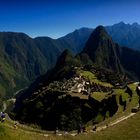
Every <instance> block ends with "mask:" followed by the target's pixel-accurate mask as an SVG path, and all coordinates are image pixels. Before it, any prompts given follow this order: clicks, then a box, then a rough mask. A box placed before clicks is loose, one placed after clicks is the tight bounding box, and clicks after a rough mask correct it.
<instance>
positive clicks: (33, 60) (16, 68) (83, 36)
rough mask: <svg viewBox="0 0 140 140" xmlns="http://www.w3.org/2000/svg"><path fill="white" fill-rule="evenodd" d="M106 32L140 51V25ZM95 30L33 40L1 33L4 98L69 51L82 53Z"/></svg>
mask: <svg viewBox="0 0 140 140" xmlns="http://www.w3.org/2000/svg"><path fill="white" fill-rule="evenodd" d="M106 29H107V31H108V33H109V35H111V36H112V38H113V40H114V41H115V42H117V43H119V44H120V45H122V46H127V47H130V48H133V49H137V50H140V39H139V38H140V25H138V24H137V23H134V24H132V25H130V24H125V23H123V22H120V23H118V24H115V25H113V26H107V27H106ZM93 30H94V29H89V28H81V29H79V30H75V31H74V32H72V33H70V34H68V35H66V36H64V37H61V38H59V39H51V38H49V37H37V38H34V39H32V38H30V37H29V36H27V35H26V34H23V33H13V32H1V33H0V50H1V53H0V95H4V94H6V95H8V96H9V95H12V94H13V93H14V92H15V91H17V90H18V89H20V88H23V87H25V86H27V85H28V84H29V83H30V82H31V81H33V80H35V78H37V77H38V76H40V75H42V74H44V73H45V72H47V71H48V70H49V69H51V68H52V67H53V66H54V65H55V63H56V61H57V58H58V57H59V55H60V54H61V53H62V52H63V51H64V50H65V49H69V50H70V51H71V52H72V53H73V54H74V55H76V54H78V53H79V52H81V51H82V50H83V48H84V46H85V44H86V42H87V40H88V38H89V36H90V34H91V33H92V31H93ZM126 50H127V49H126ZM126 55H127V54H126ZM131 55H133V54H131ZM126 57H128V56H126ZM84 59H85V58H84ZM128 60H130V57H129V58H128ZM124 61H127V60H124ZM130 62H131V61H130ZM133 65H134V64H133ZM127 67H129V65H127Z"/></svg>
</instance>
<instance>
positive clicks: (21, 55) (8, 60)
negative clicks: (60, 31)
mask: <svg viewBox="0 0 140 140" xmlns="http://www.w3.org/2000/svg"><path fill="white" fill-rule="evenodd" d="M0 50H1V53H0V92H1V94H6V96H12V94H13V93H14V92H15V91H17V90H19V89H20V88H23V87H25V86H27V85H28V84H29V83H30V82H31V81H33V80H35V78H36V77H38V76H40V75H41V74H44V73H45V72H47V70H48V69H50V68H52V67H53V66H54V65H55V62H56V60H57V57H58V56H59V55H60V53H61V52H62V51H63V50H64V47H63V46H61V45H60V46H59V44H58V43H56V42H55V41H54V40H53V39H51V38H47V37H46V38H43V37H42V38H35V39H32V38H30V37H29V36H27V35H26V34H23V33H13V32H1V33H0Z"/></svg>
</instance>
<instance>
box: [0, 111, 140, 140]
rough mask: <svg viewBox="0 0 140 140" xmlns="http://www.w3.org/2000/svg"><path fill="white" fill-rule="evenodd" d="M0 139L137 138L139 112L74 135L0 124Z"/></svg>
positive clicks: (72, 139)
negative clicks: (58, 134)
mask: <svg viewBox="0 0 140 140" xmlns="http://www.w3.org/2000/svg"><path fill="white" fill-rule="evenodd" d="M0 139H1V140H19V139H20V140H25V139H26V140H46V139H48V140H85V139H86V140H126V139H127V140H139V139H140V112H138V113H136V114H135V113H131V114H129V115H127V116H122V117H121V118H118V119H116V120H115V121H112V122H110V123H109V124H108V126H105V125H102V126H100V127H98V128H97V131H96V132H89V133H85V134H80V135H76V136H71V135H63V136H56V135H54V134H48V133H45V132H44V131H42V132H41V131H40V132H37V131H33V130H31V129H27V128H25V127H21V126H20V127H19V128H17V129H15V128H14V127H13V124H12V123H9V122H6V123H5V124H0Z"/></svg>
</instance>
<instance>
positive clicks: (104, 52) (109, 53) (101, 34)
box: [82, 26, 120, 72]
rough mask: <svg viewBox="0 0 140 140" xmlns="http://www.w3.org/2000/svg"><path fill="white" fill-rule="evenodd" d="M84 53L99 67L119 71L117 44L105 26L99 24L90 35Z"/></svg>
mask: <svg viewBox="0 0 140 140" xmlns="http://www.w3.org/2000/svg"><path fill="white" fill-rule="evenodd" d="M82 53H86V54H87V55H88V56H89V58H90V59H91V60H92V61H93V63H95V64H96V65H97V66H99V67H104V68H108V69H112V70H114V71H117V72H118V71H119V67H120V65H119V61H118V58H117V54H116V44H115V43H114V42H113V40H112V38H111V37H110V36H109V35H108V33H107V32H106V30H105V28H104V27H103V26H98V27H97V28H96V29H95V30H94V31H93V33H92V34H91V36H90V37H89V39H88V41H87V43H86V46H85V48H84V50H83V52H82Z"/></svg>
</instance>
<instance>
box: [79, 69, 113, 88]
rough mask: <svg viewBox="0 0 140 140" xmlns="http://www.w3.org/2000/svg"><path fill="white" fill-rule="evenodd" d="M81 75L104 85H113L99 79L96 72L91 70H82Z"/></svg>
mask: <svg viewBox="0 0 140 140" xmlns="http://www.w3.org/2000/svg"><path fill="white" fill-rule="evenodd" d="M80 75H81V76H83V77H85V78H87V79H89V80H90V81H91V82H94V83H97V84H100V85H103V86H107V87H112V85H111V84H109V83H107V82H102V81H100V80H98V79H97V77H96V76H95V74H94V73H92V72H90V71H80Z"/></svg>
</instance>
